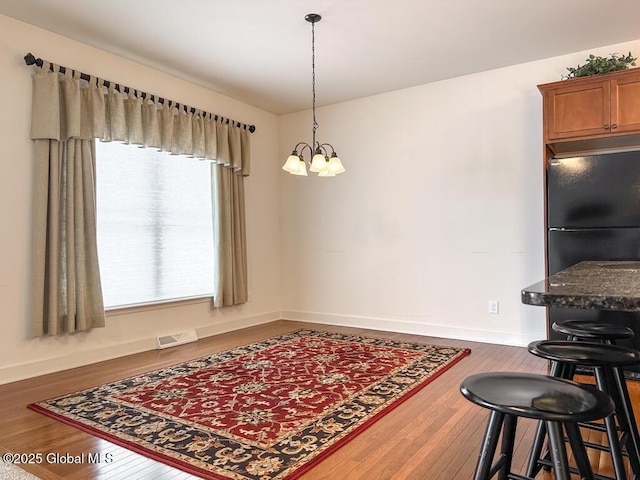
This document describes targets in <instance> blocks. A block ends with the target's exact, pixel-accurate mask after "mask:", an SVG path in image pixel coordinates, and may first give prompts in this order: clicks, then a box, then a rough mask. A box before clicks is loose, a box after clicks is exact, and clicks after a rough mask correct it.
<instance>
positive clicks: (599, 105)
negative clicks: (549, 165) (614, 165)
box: [538, 68, 640, 152]
mask: <svg viewBox="0 0 640 480" xmlns="http://www.w3.org/2000/svg"><path fill="white" fill-rule="evenodd" d="M538 89H539V90H540V92H541V93H542V95H543V121H544V125H543V127H544V141H545V143H546V144H547V145H550V146H551V147H552V150H557V151H559V152H562V151H571V149H572V148H576V149H577V150H580V149H581V148H582V149H585V148H586V149H589V148H595V149H597V148H599V147H602V148H606V147H607V146H610V147H624V146H626V144H627V143H629V142H631V143H634V144H635V143H636V142H638V137H636V136H635V135H640V68H638V69H630V70H624V71H622V72H614V73H610V74H608V75H598V76H593V77H583V78H576V79H571V80H563V81H560V82H554V83H548V84H544V85H538ZM629 135H631V136H629ZM618 137H620V138H618ZM576 141H577V143H575V142H576ZM564 142H569V143H567V144H565V143H564ZM554 147H555V148H554Z"/></svg>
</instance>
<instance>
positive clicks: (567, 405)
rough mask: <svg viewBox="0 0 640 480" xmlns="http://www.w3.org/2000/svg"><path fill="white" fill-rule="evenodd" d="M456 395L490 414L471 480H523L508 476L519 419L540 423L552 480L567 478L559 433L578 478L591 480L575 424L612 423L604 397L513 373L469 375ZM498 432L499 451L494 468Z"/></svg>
mask: <svg viewBox="0 0 640 480" xmlns="http://www.w3.org/2000/svg"><path fill="white" fill-rule="evenodd" d="M460 392H461V393H462V395H463V396H464V397H465V398H467V399H468V400H470V401H471V402H473V403H475V404H476V405H479V406H481V407H484V408H487V409H489V410H491V413H490V416H489V420H488V423H487V428H486V431H485V436H484V439H483V442H482V447H481V451H480V454H479V456H478V462H477V465H476V471H475V476H474V480H489V479H490V478H492V477H493V476H494V475H496V474H498V473H499V474H500V475H499V478H500V479H506V478H527V477H522V476H520V475H517V474H512V472H511V471H510V470H511V463H512V457H513V450H514V442H515V436H516V424H517V419H518V418H519V417H525V418H532V419H535V420H539V421H541V422H543V423H544V425H545V427H546V432H547V434H548V437H549V442H550V444H551V445H552V448H551V449H550V451H551V457H552V466H553V469H554V474H555V478H556V480H569V478H570V469H569V464H568V460H567V452H566V449H565V444H564V440H563V433H562V429H563V427H564V429H565V430H566V432H567V436H568V438H569V444H570V446H571V449H572V452H573V455H574V458H575V462H576V465H577V467H578V470H579V472H580V475H581V477H582V478H585V479H593V478H594V477H593V471H592V469H591V466H590V464H589V461H588V458H587V454H586V450H585V447H584V444H583V442H582V437H581V435H580V430H579V429H578V422H588V421H594V420H599V419H603V418H610V417H611V414H612V413H613V411H614V404H613V402H612V400H611V398H610V397H609V396H608V395H607V394H605V393H604V392H601V391H599V390H597V389H595V388H593V387H592V386H587V385H580V384H578V383H575V382H572V381H569V380H564V379H560V378H553V377H549V376H545V375H537V374H528V373H515V372H491V373H479V374H476V375H471V376H469V377H467V378H465V379H464V380H463V381H462V383H461V384H460ZM501 432H502V445H501V451H500V455H499V457H498V459H497V460H496V461H495V463H494V456H495V452H496V447H497V444H498V438H499V437H500V433H501ZM529 478H532V477H529Z"/></svg>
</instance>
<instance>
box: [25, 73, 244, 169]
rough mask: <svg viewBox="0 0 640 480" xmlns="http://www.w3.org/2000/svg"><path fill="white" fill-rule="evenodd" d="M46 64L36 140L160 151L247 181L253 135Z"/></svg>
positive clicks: (37, 82)
mask: <svg viewBox="0 0 640 480" xmlns="http://www.w3.org/2000/svg"><path fill="white" fill-rule="evenodd" d="M59 70H60V69H59V67H58V66H56V65H54V67H53V71H50V69H49V65H48V64H46V63H45V65H44V66H43V68H42V70H41V71H39V72H38V73H36V74H34V75H33V103H32V124H31V138H32V139H33V140H38V139H48V140H57V141H66V140H69V139H81V140H83V139H84V140H89V139H98V140H102V141H107V142H109V141H120V142H124V143H128V144H133V145H141V146H145V147H152V148H158V149H160V150H164V151H167V152H170V153H172V154H175V155H187V156H191V157H195V158H202V159H207V160H211V161H213V162H215V163H218V164H221V165H224V166H226V167H230V168H233V170H234V171H236V172H237V173H239V174H241V175H242V176H247V175H249V171H250V140H249V135H250V134H249V132H247V131H246V130H245V129H244V128H241V127H240V126H236V125H235V124H234V123H226V122H223V121H220V120H216V119H215V118H214V116H212V115H211V114H206V113H204V112H201V111H199V110H196V111H195V113H192V112H191V111H187V109H186V107H184V106H181V107H180V108H176V104H175V103H174V102H170V101H165V102H164V104H163V105H162V104H159V103H156V102H155V98H154V97H153V96H148V97H147V98H146V99H145V98H142V95H138V92H136V91H135V90H130V91H129V94H123V93H120V92H117V91H115V90H114V83H113V82H110V85H109V88H108V89H107V88H105V86H104V83H105V82H104V80H102V79H100V78H97V77H91V79H90V80H89V81H88V82H86V81H84V80H81V79H80V77H79V75H80V74H79V73H78V72H74V73H72V72H71V70H70V69H66V71H65V73H64V74H61V73H60V71H59Z"/></svg>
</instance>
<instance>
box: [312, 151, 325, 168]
mask: <svg viewBox="0 0 640 480" xmlns="http://www.w3.org/2000/svg"><path fill="white" fill-rule="evenodd" d="M326 169H327V158H326V157H325V156H324V155H322V153H320V152H316V154H315V155H314V156H313V160H311V168H310V169H309V170H310V171H312V172H315V173H320V172H324V171H325V170H326Z"/></svg>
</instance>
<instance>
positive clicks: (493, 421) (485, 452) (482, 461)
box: [473, 410, 504, 480]
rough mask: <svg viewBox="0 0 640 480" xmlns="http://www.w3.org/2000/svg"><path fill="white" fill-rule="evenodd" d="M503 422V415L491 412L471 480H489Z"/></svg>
mask: <svg viewBox="0 0 640 480" xmlns="http://www.w3.org/2000/svg"><path fill="white" fill-rule="evenodd" d="M503 420H504V413H501V412H497V411H495V410H492V411H491V414H490V415H489V421H488V422H487V429H486V430H485V434H484V439H483V440H482V446H481V447H480V455H479V456H478V463H477V465H476V473H475V476H474V477H473V480H489V479H490V478H491V477H490V475H489V474H490V472H491V464H492V462H493V457H494V455H495V452H496V447H497V446H498V438H499V437H500V429H501V427H502V422H503Z"/></svg>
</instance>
